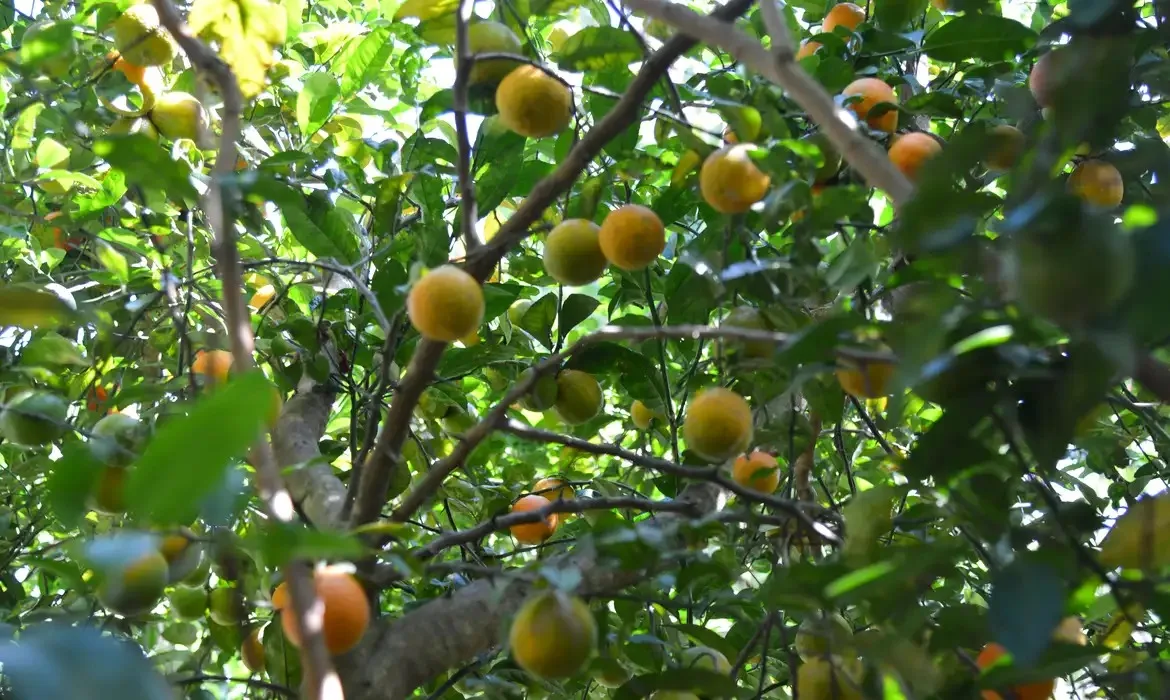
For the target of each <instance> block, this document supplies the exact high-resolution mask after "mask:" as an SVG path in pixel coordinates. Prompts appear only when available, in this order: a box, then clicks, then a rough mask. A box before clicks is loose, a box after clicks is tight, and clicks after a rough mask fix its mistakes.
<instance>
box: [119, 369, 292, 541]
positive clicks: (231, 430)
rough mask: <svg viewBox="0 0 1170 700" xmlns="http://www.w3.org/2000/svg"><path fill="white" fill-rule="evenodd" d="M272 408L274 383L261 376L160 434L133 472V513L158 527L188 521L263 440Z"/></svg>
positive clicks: (199, 405)
mask: <svg viewBox="0 0 1170 700" xmlns="http://www.w3.org/2000/svg"><path fill="white" fill-rule="evenodd" d="M271 409H272V384H271V383H270V382H269V381H268V380H267V379H266V378H265V377H264V375H263V374H261V373H260V372H258V371H252V372H248V373H246V374H241V375H238V376H235V377H232V378H231V379H230V380H229V381H228V382H227V384H225V385H223V386H222V387H219V388H218V389H216V390H214V391H212V392H210V393H205V394H204V395H203V396H201V397H200V398H199V400H198V401H196V402H195V404H194V405H193V406H192V407H191V410H190V412H189V413H188V414H187V415H186V416H182V417H175V418H172V419H171V420H170V421H168V422H167V423H165V424H164V425H163V426H162V427H161V428H160V429H159V430H158V432H157V433H156V434H155V436H154V439H153V440H151V442H150V444H149V445H148V446H147V448H146V450H145V451H144V452H143V453H142V456H141V457H139V458H138V461H137V463H136V464H135V465H134V467H133V468H132V469H131V472H130V475H129V477H128V478H127V481H126V501H127V504H128V505H129V507H130V510H131V512H132V513H134V514H135V515H137V516H139V517H141V518H145V519H148V520H150V521H153V522H159V523H185V522H188V521H189V520H190V519H191V517H192V515H193V514H194V513H193V510H194V508H195V507H197V505H198V503H199V501H200V500H202V499H203V498H204V497H205V496H207V495H208V494H210V493H211V492H212V491H214V490H215V488H216V486H217V485H219V484H220V483H221V480H222V478H223V476H224V473H225V472H226V471H227V468H228V467H229V466H230V465H231V463H232V461H233V460H235V459H239V458H240V457H242V456H243V455H244V454H245V453H246V452H247V450H248V448H249V447H250V446H251V445H252V444H253V443H255V442H256V440H257V439H258V438H259V437H260V435H261V430H262V427H263V425H264V422H265V418H266V416H267V415H268V413H269V412H270V411H271Z"/></svg>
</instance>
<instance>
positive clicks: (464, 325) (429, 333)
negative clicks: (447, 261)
mask: <svg viewBox="0 0 1170 700" xmlns="http://www.w3.org/2000/svg"><path fill="white" fill-rule="evenodd" d="M483 307H484V301H483V288H482V287H480V286H479V282H476V281H475V278H474V277H472V276H471V275H469V274H467V273H466V272H464V271H463V270H462V269H460V268H458V267H455V266H454V265H443V266H441V267H436V268H435V269H433V270H431V271H430V272H428V273H427V274H426V275H424V276H423V278H422V279H420V280H419V281H418V282H415V284H414V286H413V287H411V288H410V295H409V296H408V297H407V299H406V312H407V315H409V316H410V322H411V324H412V325H413V326H414V327H415V329H416V330H418V332H419V334H420V335H422V337H424V338H427V339H428V340H437V341H441V342H444V343H453V342H455V341H456V340H459V339H460V338H462V337H464V336H467V335H469V334H471V333H472V332H474V331H475V330H476V329H477V328H479V324H480V322H482V321H483Z"/></svg>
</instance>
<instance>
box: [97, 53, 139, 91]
mask: <svg viewBox="0 0 1170 700" xmlns="http://www.w3.org/2000/svg"><path fill="white" fill-rule="evenodd" d="M106 61H107V62H110V61H112V62H113V65H112V66H110V68H111V70H116V71H118V72H119V73H121V74H122V75H124V76H126V80H129V81H130V82H132V83H134V84H135V85H139V84H141V83H142V82H143V80H144V79H145V78H146V66H140V65H138V64H136V63H131V62H130V61H127V60H126V59H125V58H122V54H120V53H118V52H117V51H111V52H109V53H107V54H106Z"/></svg>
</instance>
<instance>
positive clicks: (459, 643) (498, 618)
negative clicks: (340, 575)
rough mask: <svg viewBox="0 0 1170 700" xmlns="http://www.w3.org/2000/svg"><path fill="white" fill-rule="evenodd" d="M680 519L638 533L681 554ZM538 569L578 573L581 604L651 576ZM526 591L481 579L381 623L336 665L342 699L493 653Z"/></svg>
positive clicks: (692, 499) (383, 693) (411, 684)
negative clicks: (656, 536) (660, 537)
mask: <svg viewBox="0 0 1170 700" xmlns="http://www.w3.org/2000/svg"><path fill="white" fill-rule="evenodd" d="M719 500H720V499H719V489H718V488H716V487H715V486H713V485H711V484H706V483H699V484H692V485H691V486H689V487H687V489H686V490H685V491H684V492H683V493H681V494H680V495H679V497H678V499H677V501H678V502H681V503H686V504H688V506H689V508H690V514H691V515H694V516H697V517H702V516H705V515H708V514H711V513H714V512H716V511H717V510H718V507H719ZM678 517H680V516H679V515H677V514H673V513H664V514H663V515H661V516H660V517H658V518H656V519H655V521H654V522H653V523H645V524H643V525H641V526H640V527H646V528H658V529H659V530H660V531H661V532H662V533H664V535H666V541H665V542H663V544H662V546H664V547H671V546H672V545H673V546H681V545H682V541H681V536H680V535H678V534H676V533H675V532H674V531H673V530H675V529H673V528H671V527H670V524H671V523H672V522H676V521H675V519H676V518H678ZM682 517H684V518H685V517H687V516H682ZM543 567H545V568H550V567H551V568H559V569H575V570H577V571H579V572H580V573H581V585H580V587H579V588H578V589H577V593H579V594H581V595H585V596H589V595H604V594H607V593H613V592H615V591H618V590H621V589H622V588H625V587H627V586H630V585H632V584H634V583H637V582H638V581H641V580H644V579H645V578H646V577H647V576H649V575H650V574H651V573H653V572H652V571H651V570H647V569H636V570H622V569H619V568H616V567H614V566H611V565H608V563H607V562H605V561H603V560H601V559H599V558H598V556H597V554H596V553H595V552H593V551H590V550H586V549H585V548H582V550H581V551H576V552H572V553H569V554H564V555H560V556H556V557H552V558H550V559H548V560H546V561H545V562H544V564H543ZM530 589H531V585H530V583H528V582H527V581H524V580H520V579H518V578H510V577H493V578H491V579H481V580H479V581H476V582H475V583H472V584H470V585H468V586H465V587H463V588H461V589H459V590H458V591H456V592H455V593H453V594H452V595H450V596H449V597H446V598H440V599H436V600H433V601H431V602H430V603H427V604H426V605H425V606H423V607H421V608H419V609H418V610H415V611H413V612H411V613H408V614H407V615H405V616H403V617H402V618H400V619H398V620H395V621H390V620H386V619H382V620H379V621H378V622H377V623H375V626H374V629H373V630H371V632H370V633H369V634H367V635H366V639H365V641H364V642H363V644H362V646H361V647H359V648H358V650H356V651H355V652H353V653H351V654H350V655H349V656H347V657H345V658H344V659H343V660H341V661H340V663H342V664H343V670H344V671H345V673H344V677H345V680H346V686H345V692H346V698H347V699H348V700H403V699H404V698H406V697H408V696H409V695H410V694H411V693H412V692H413V691H414V690H415V689H416V688H418V687H420V686H422V685H423V684H424V683H427V682H428V681H430V680H431V679H433V678H435V677H437V676H439V675H440V674H442V673H444V672H446V671H447V670H448V669H452V668H458V667H459V666H461V665H463V664H465V663H467V662H469V661H471V660H472V659H474V658H475V657H476V656H478V655H479V654H481V653H483V652H485V651H487V650H489V649H492V648H493V647H495V646H496V645H498V644H499V634H500V629H501V628H502V627H503V626H504V623H505V622H506V621H507V620H508V619H509V618H511V616H512V615H513V614H514V613H515V612H516V610H517V609H518V608H519V607H520V605H521V603H523V602H524V599H525V597H526V596H527V595H528V592H529V590H530Z"/></svg>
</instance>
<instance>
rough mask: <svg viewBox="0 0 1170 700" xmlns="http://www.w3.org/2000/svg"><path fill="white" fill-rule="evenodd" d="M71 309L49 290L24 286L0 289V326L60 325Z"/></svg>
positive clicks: (36, 326)
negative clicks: (43, 290)
mask: <svg viewBox="0 0 1170 700" xmlns="http://www.w3.org/2000/svg"><path fill="white" fill-rule="evenodd" d="M72 315H73V309H71V308H70V307H69V305H68V304H66V303H65V301H64V300H63V299H61V298H60V297H58V296H57V295H56V294H52V293H51V292H42V291H39V290H36V289H28V288H25V287H5V288H3V289H0V326H20V327H21V328H30V329H31V328H45V327H48V326H57V325H60V324H61V323H62V322H63V321H65V320H67V319H68V318H69V317H70V316H72Z"/></svg>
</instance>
